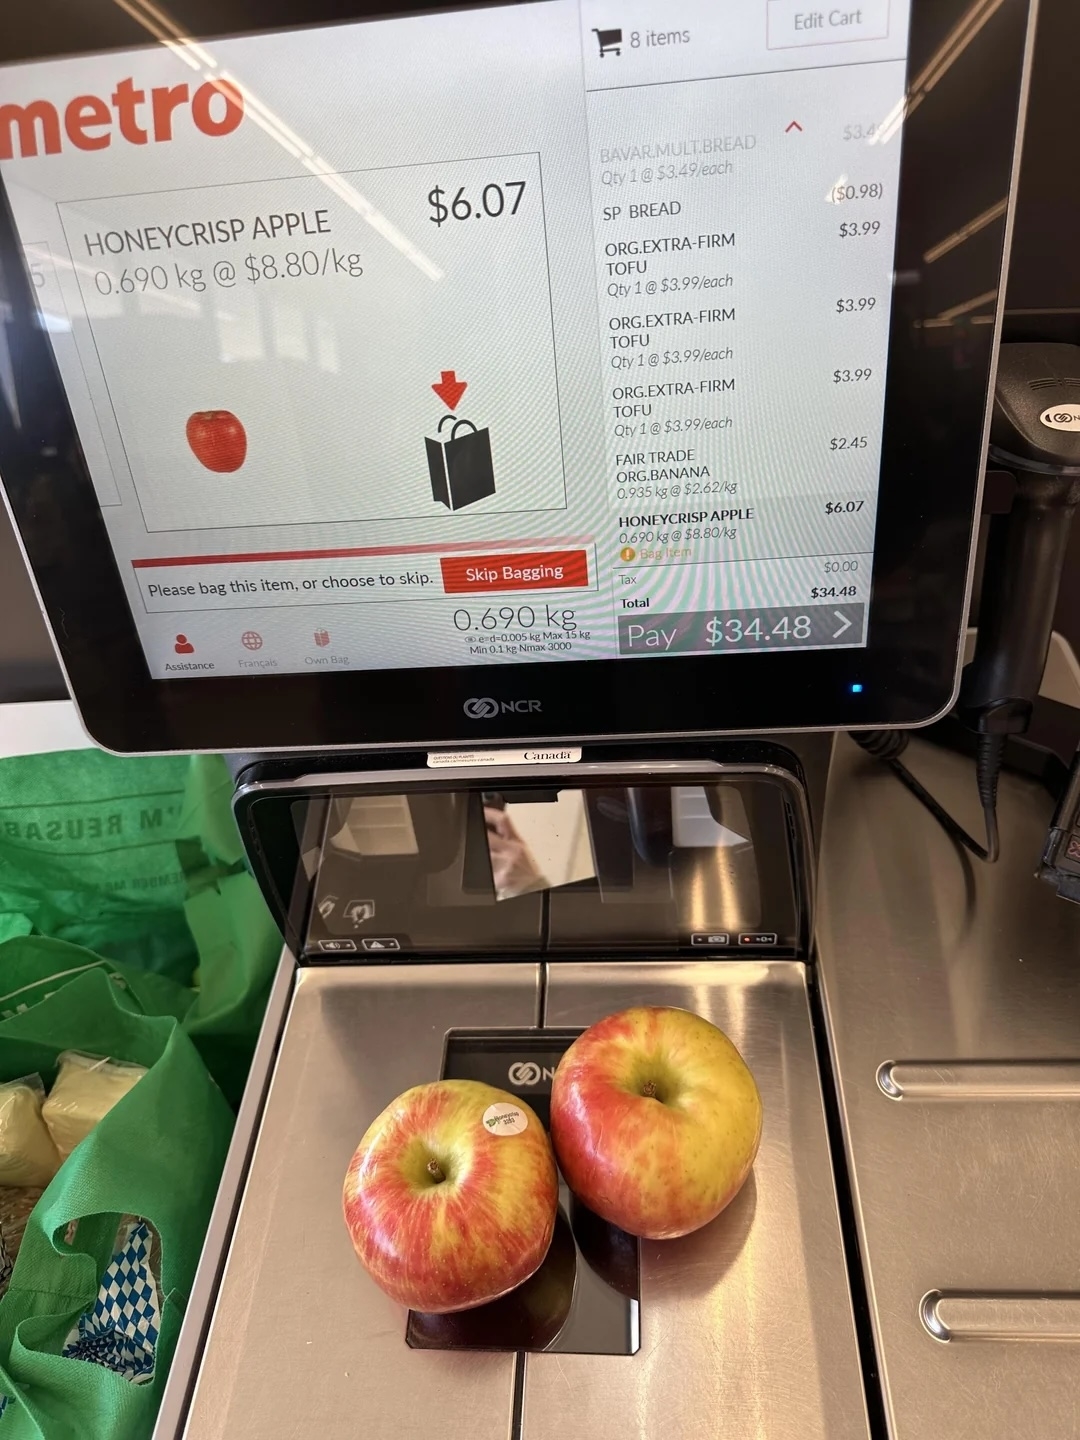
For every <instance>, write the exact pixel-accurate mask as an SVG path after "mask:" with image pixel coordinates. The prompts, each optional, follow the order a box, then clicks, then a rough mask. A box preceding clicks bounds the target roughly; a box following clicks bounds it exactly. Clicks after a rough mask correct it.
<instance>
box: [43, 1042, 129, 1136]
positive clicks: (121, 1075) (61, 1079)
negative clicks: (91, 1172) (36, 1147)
mask: <svg viewBox="0 0 1080 1440" xmlns="http://www.w3.org/2000/svg"><path fill="white" fill-rule="evenodd" d="M57 1063H58V1064H59V1067H60V1068H59V1073H58V1075H57V1077H56V1083H55V1084H54V1085H53V1088H52V1090H51V1091H50V1093H49V1098H48V1099H47V1100H46V1101H45V1104H44V1106H43V1107H42V1114H43V1115H44V1117H45V1124H46V1125H47V1126H48V1127H49V1134H50V1135H51V1136H52V1138H53V1142H54V1144H55V1145H56V1148H57V1150H58V1151H59V1152H60V1158H61V1160H66V1159H67V1157H68V1156H69V1155H70V1154H71V1152H72V1150H74V1149H75V1146H76V1145H78V1143H79V1141H80V1140H85V1139H86V1137H87V1135H89V1134H90V1131H91V1130H93V1128H94V1126H95V1125H96V1124H97V1123H98V1121H99V1120H101V1119H103V1118H104V1116H106V1115H107V1114H108V1113H109V1111H110V1110H111V1109H112V1108H113V1106H114V1105H115V1104H116V1102H117V1101H118V1100H122V1099H123V1097H124V1096H125V1095H126V1094H127V1093H128V1091H129V1090H131V1089H132V1088H133V1087H134V1086H136V1085H137V1084H138V1083H139V1081H140V1080H141V1079H142V1077H143V1076H144V1075H145V1074H146V1069H145V1067H144V1066H142V1065H129V1064H126V1063H124V1062H122V1061H120V1060H110V1059H108V1058H107V1057H102V1056H98V1055H84V1054H82V1053H81V1052H80V1051H78V1050H65V1051H64V1052H63V1054H61V1055H60V1056H59V1057H58V1062H57Z"/></svg>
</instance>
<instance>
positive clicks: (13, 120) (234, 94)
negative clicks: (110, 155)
mask: <svg viewBox="0 0 1080 1440" xmlns="http://www.w3.org/2000/svg"><path fill="white" fill-rule="evenodd" d="M243 118H244V97H243V95H242V94H241V92H240V91H239V90H238V89H237V87H236V86H235V85H231V84H230V83H229V81H228V80H208V81H207V82H206V83H205V84H204V85H200V86H199V87H198V88H197V89H196V90H194V91H192V90H191V89H190V87H189V86H187V85H156V86H155V87H154V88H153V89H152V90H150V91H146V90H140V89H139V88H138V87H137V86H136V84H135V82H134V80H132V79H131V78H130V77H129V78H128V79H126V80H121V81H119V82H118V84H117V86H116V89H115V90H114V91H113V92H112V94H111V95H110V96H109V99H108V101H105V100H103V99H101V97H100V96H98V95H76V96H75V98H74V100H71V101H69V102H68V104H67V105H66V106H65V107H64V111H63V114H62V115H61V112H60V111H59V110H58V109H57V108H56V106H55V105H53V104H52V103H51V102H50V101H48V100H31V101H29V102H28V103H27V104H26V105H15V104H12V103H8V104H0V160H12V159H14V158H15V156H16V155H19V156H21V157H22V159H24V160H26V159H29V158H30V157H31V156H34V155H58V154H59V153H60V151H61V150H62V149H63V147H64V146H65V144H66V145H68V146H70V147H72V148H74V149H76V150H107V149H108V148H109V146H110V145H111V144H112V143H113V139H114V138H117V139H120V140H122V141H125V142H126V143H127V144H128V145H149V144H150V143H151V142H152V143H153V144H155V145H160V144H161V143H162V142H163V141H165V140H171V139H172V138H173V129H174V126H177V127H179V126H181V125H184V124H188V125H192V126H194V128H195V129H196V130H198V131H199V132H201V133H202V134H203V135H210V136H214V137H217V136H220V135H231V134H232V132H233V131H234V130H235V129H236V127H237V126H238V125H239V124H240V121H241V120H243Z"/></svg>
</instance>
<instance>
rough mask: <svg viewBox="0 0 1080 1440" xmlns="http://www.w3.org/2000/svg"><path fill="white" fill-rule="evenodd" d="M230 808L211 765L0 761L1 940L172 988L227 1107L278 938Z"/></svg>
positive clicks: (236, 1092) (161, 760) (244, 1063)
mask: <svg viewBox="0 0 1080 1440" xmlns="http://www.w3.org/2000/svg"><path fill="white" fill-rule="evenodd" d="M231 799H232V780H231V778H230V776H229V773H228V771H227V769H226V767H225V763H224V761H223V760H222V759H221V757H220V756H211V755H196V756H192V757H174V756H153V757H149V758H142V757H139V758H133V757H125V756H115V755H106V754H104V753H103V752H101V751H97V750H76V751H71V752H67V753H63V754H59V755H27V756H17V757H14V758H12V759H7V760H3V761H0V940H3V939H6V938H11V937H14V936H19V935H26V936H39V935H48V936H51V937H53V938H56V939H61V940H68V941H71V942H73V943H75V944H78V945H82V946H85V947H86V948H87V949H90V950H92V951H94V952H95V953H96V954H97V955H98V956H100V957H102V958H103V959H107V960H113V961H118V962H120V963H121V964H123V965H127V966H130V967H138V968H139V969H141V970H146V971H150V972H154V973H155V974H157V975H159V976H161V977H164V978H166V979H168V980H172V981H174V982H175V983H176V984H178V985H181V986H184V987H185V994H186V997H187V1005H186V1009H185V1010H184V1011H183V1015H182V1018H183V1022H184V1027H185V1029H186V1030H187V1031H188V1033H189V1034H190V1035H191V1037H192V1039H193V1040H194V1042H195V1045H196V1047H197V1048H198V1050H199V1052H200V1054H202V1055H203V1057H204V1059H205V1060H206V1062H207V1064H208V1065H209V1067H210V1070H211V1073H212V1074H213V1075H214V1078H215V1079H216V1080H217V1081H218V1083H219V1084H220V1085H221V1087H222V1089H223V1090H224V1091H225V1094H226V1095H227V1097H228V1098H229V1100H230V1101H231V1102H232V1103H233V1104H236V1103H238V1102H239V1099H240V1095H241V1093H242V1091H243V1086H244V1080H245V1078H246V1076H247V1068H248V1065H249V1063H250V1059H251V1053H252V1050H253V1048H254V1044H255V1039H256V1036H257V1034H258V1030H259V1025H260V1023H261V1020H262V1014H263V1010H264V1009H265V1006H266V999H267V996H268V994H269V988H270V982H271V978H272V975H273V971H274V968H275V965H276V963H277V958H278V955H279V953H280V949H281V936H280V934H279V933H278V931H277V929H276V927H275V926H274V923H273V921H272V919H271V917H270V914H269V911H268V910H267V909H266V906H265V904H264V902H263V899H262V896H261V895H260V893H259V889H258V886H257V885H256V884H255V881H254V880H253V879H252V877H251V875H250V874H248V872H247V869H246V866H245V862H244V856H243V850H242V847H241V844H240V837H239V834H238V833H237V829H236V824H235V822H234V820H233V816H232V808H231ZM21 953H26V952H21ZM13 963H14V962H13V960H12V959H11V958H10V956H9V959H8V960H7V961H6V962H4V963H3V964H0V1012H2V1009H3V1004H4V1000H3V997H4V996H5V995H8V994H10V993H11V992H12V991H13V990H15V989H16V988H17V984H16V977H15V976H14V975H13V973H12V972H11V971H10V970H7V971H5V965H6V966H10V965H12V964H13ZM46 979H47V977H46ZM31 981H34V982H35V983H36V975H30V976H28V977H27V983H30V982H31ZM9 1003H11V1002H9Z"/></svg>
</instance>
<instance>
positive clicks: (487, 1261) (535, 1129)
mask: <svg viewBox="0 0 1080 1440" xmlns="http://www.w3.org/2000/svg"><path fill="white" fill-rule="evenodd" d="M342 1202H343V1207H344V1212H345V1224H346V1225H347V1226H348V1230H349V1236H350V1238H351V1240H352V1243H353V1249H354V1250H355V1251H356V1253H357V1255H358V1256H359V1258H360V1261H361V1263H362V1264H363V1265H364V1267H365V1268H366V1269H367V1271H368V1273H369V1274H370V1275H371V1277H372V1279H373V1280H374V1281H375V1283H376V1284H377V1285H378V1286H379V1287H380V1288H381V1289H382V1290H384V1291H385V1292H386V1294H387V1295H389V1296H390V1297H391V1299H393V1300H397V1301H398V1302H399V1303H400V1304H402V1305H409V1306H411V1307H412V1308H413V1309H414V1310H421V1311H425V1312H427V1313H428V1314H446V1313H448V1312H451V1311H455V1310H468V1309H471V1308H472V1307H473V1306H475V1305H485V1304H487V1302H488V1301H490V1300H496V1299H498V1298H499V1296H501V1295H506V1294H508V1293H509V1292H510V1291H511V1290H515V1289H516V1288H517V1287H518V1286H519V1285H521V1284H523V1283H524V1282H525V1281H526V1280H528V1279H529V1277H530V1276H531V1275H533V1274H535V1273H536V1271H537V1270H538V1269H539V1268H540V1265H541V1264H542V1262H543V1260H544V1257H545V1256H546V1255H547V1253H548V1249H549V1247H550V1245H551V1238H552V1235H553V1234H554V1231H555V1216H556V1212H557V1209H558V1202H559V1181H558V1174H557V1172H556V1169H555V1157H554V1155H553V1154H552V1150H551V1142H550V1141H549V1140H548V1137H547V1133H546V1131H545V1130H544V1127H543V1126H542V1125H541V1124H540V1121H539V1120H538V1119H537V1117H536V1114H535V1113H534V1112H533V1111H532V1110H530V1108H529V1107H528V1105H526V1104H525V1102H524V1101H523V1100H517V1099H515V1097H514V1096H513V1095H510V1094H508V1093H507V1091H505V1090H497V1089H496V1088H495V1086H493V1085H484V1084H482V1083H481V1082H480V1081H478V1080H437V1081H435V1082H434V1083H433V1084H430V1085H417V1086H415V1087H414V1088H413V1089H412V1090H406V1091H405V1093H404V1094H403V1095H399V1096H398V1098H397V1099H396V1100H393V1101H391V1103H390V1104H389V1105H388V1106H387V1107H386V1109H385V1110H384V1111H383V1112H382V1114H381V1115H379V1116H377V1117H376V1119H375V1120H374V1121H373V1122H372V1123H371V1125H370V1126H369V1127H368V1130H367V1132H366V1134H365V1135H364V1137H363V1139H362V1140H361V1141H360V1144H359V1145H358V1146H357V1149H356V1153H355V1154H354V1155H353V1158H352V1162H351V1163H350V1165H349V1169H348V1172H347V1174H346V1176H345V1185H344V1190H343V1194H342Z"/></svg>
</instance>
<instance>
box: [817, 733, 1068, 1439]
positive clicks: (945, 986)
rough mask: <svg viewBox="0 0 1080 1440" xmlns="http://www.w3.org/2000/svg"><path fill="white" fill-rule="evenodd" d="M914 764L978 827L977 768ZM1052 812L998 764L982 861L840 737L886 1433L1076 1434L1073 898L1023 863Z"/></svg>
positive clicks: (925, 750)
mask: <svg viewBox="0 0 1080 1440" xmlns="http://www.w3.org/2000/svg"><path fill="white" fill-rule="evenodd" d="M909 754H910V756H911V768H912V769H913V770H915V772H916V773H917V774H918V776H919V778H920V779H922V780H924V782H925V783H926V784H927V785H928V786H929V788H930V789H931V790H932V791H933V792H934V794H935V795H937V796H938V798H939V799H941V800H942V802H943V803H944V804H945V805H946V807H947V808H948V809H950V810H951V811H952V812H953V813H954V814H955V815H956V816H957V818H958V819H960V820H961V822H962V823H964V824H965V825H966V826H968V828H969V829H971V830H972V833H975V834H978V833H979V826H980V823H981V820H980V815H979V810H978V802H977V797H976V792H975V781H974V775H973V770H972V766H971V763H970V761H965V760H963V759H961V758H959V757H957V756H954V755H951V754H949V753H947V752H944V751H941V750H937V749H933V748H931V747H930V746H928V745H926V744H925V743H921V742H918V741H916V742H914V743H913V744H912V746H911V749H910V752H909ZM1051 810H1052V805H1051V802H1050V800H1049V797H1048V796H1047V795H1046V794H1045V793H1044V792H1043V791H1042V790H1041V789H1040V788H1039V787H1038V786H1036V785H1035V784H1034V783H1031V782H1028V781H1025V780H1023V779H1020V778H1018V777H1016V776H1012V775H1005V776H1004V777H1003V778H1002V782H1001V795H1000V805H999V811H1000V816H1001V829H1002V859H1001V861H1000V863H999V864H998V865H997V866H995V867H987V866H983V865H980V864H978V863H977V862H969V861H968V859H967V857H966V856H965V855H964V854H963V853H962V852H959V851H958V850H957V849H956V848H955V847H954V846H953V845H952V844H951V843H950V841H949V840H948V838H947V837H946V836H945V834H944V833H943V832H942V831H941V830H940V829H939V827H938V826H937V825H936V823H935V822H934V821H933V819H932V818H931V817H930V816H929V815H928V814H927V813H926V811H924V810H923V809H922V807H921V806H920V805H919V804H918V802H917V801H916V800H915V799H914V798H913V797H912V796H910V795H909V794H908V793H907V792H906V791H905V790H904V789H903V787H902V786H901V785H900V784H899V783H898V782H897V781H896V779H895V778H894V777H893V776H892V775H891V774H890V773H889V772H888V771H887V770H885V769H883V768H882V767H880V766H879V765H877V764H875V762H873V761H870V760H868V759H866V758H865V757H864V756H863V755H862V753H861V752H860V751H858V750H857V749H856V747H855V746H854V745H853V744H852V743H851V742H850V741H849V740H847V739H846V738H840V739H839V740H838V742H837V750H836V757H835V761H834V766H833V773H832V775H831V778H830V787H829V799H828V804H827V809H826V823H825V834H824V853H823V860H822V870H821V877H820V878H821V885H820V908H819V920H818V955H819V962H820V974H821V980H822V985H823V988H824V993H825V997H826V1001H827V1007H828V1016H829V1028H830V1032H831V1043H832V1047H833V1052H834V1059H835V1064H836V1070H837V1080H838V1088H839V1092H840V1103H841V1109H842V1115H843V1122H844V1126H845V1131H846V1143H847V1150H848V1160H849V1164H850V1171H851V1178H852V1186H853V1190H854V1195H855V1203H856V1211H857V1219H858V1224H859V1228H860V1231H861V1237H862V1243H863V1249H864V1258H865V1267H866V1274H867V1280H868V1285H869V1290H870V1299H871V1309H872V1315H873V1322H874V1326H875V1331H876V1338H877V1344H878V1349H879V1355H880V1360H881V1370H882V1381H883V1388H884V1394H885V1404H886V1410H887V1415H888V1420H889V1425H890V1429H891V1433H892V1436H893V1437H894V1440H925V1437H927V1436H933V1437H935V1440H976V1437H977V1440H998V1437H1000V1440H1028V1437H1030V1440H1066V1437H1069V1440H1076V1437H1078V1436H1080V907H1077V906H1073V905H1068V904H1066V903H1065V902H1063V901H1061V900H1059V899H1057V898H1056V897H1055V895H1054V894H1053V892H1052V890H1051V889H1050V888H1049V887H1048V886H1046V885H1044V884H1042V883H1041V882H1039V881H1037V880H1036V879H1035V878H1034V876H1033V872H1034V870H1035V866H1036V863H1037V861H1038V857H1039V853H1040V850H1041V847H1042V844H1043V840H1044V838H1045V833H1046V826H1047V823H1048V820H1049V817H1050V813H1051Z"/></svg>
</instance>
